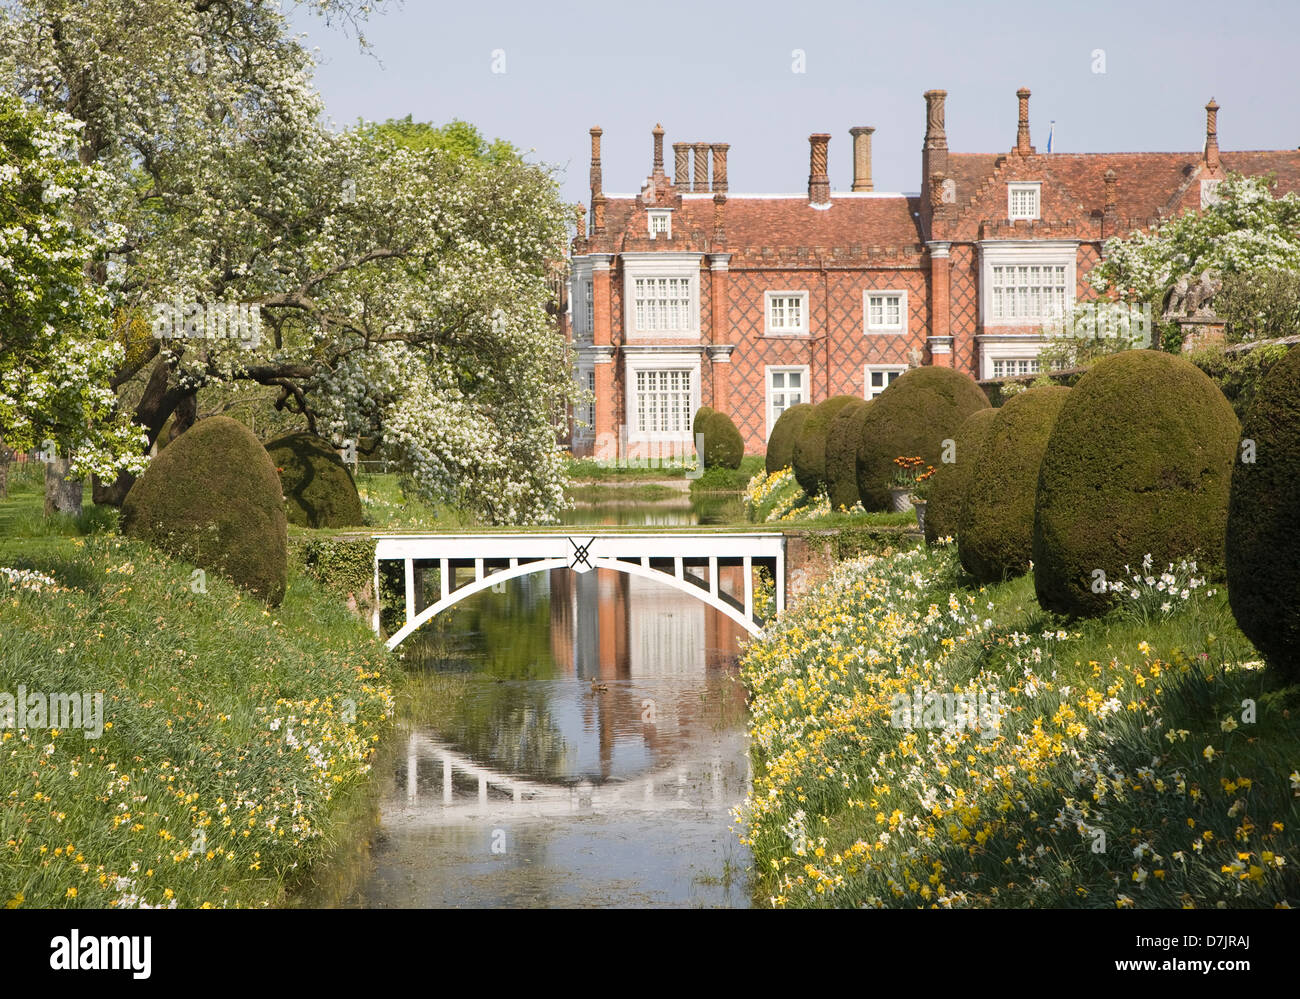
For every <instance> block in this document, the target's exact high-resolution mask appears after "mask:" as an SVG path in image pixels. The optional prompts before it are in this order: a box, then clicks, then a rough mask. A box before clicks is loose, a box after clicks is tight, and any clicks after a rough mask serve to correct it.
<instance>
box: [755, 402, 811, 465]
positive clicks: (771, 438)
mask: <svg viewBox="0 0 1300 999" xmlns="http://www.w3.org/2000/svg"><path fill="white" fill-rule="evenodd" d="M812 411H813V408H812V406H810V405H809V404H808V403H806V402H801V403H799V404H798V405H797V406H791V407H790V408H789V409H787V410H786V411H785V412H784V413H782V414H781V415H780V416H779V417H777V420H776V424H775V425H774V426H773V427H772V433H771V434H769V435H768V438H767V456H766V457H765V458H764V459H763V467H764V468H765V469H766V471H767V474H768V475H771V474H772V473H773V472H779V471H781V469H783V468H789V467H790V466H791V465H793V464H794V442H795V439H796V438H797V437H798V436H799V431H800V429H802V427H803V421H804V420H806V419H808V417H809V416H811V415H812Z"/></svg>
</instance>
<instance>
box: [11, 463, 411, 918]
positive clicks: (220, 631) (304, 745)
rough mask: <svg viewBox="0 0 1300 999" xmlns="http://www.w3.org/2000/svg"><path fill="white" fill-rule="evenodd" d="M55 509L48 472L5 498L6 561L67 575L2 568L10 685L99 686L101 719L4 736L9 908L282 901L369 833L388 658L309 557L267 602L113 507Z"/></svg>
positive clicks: (92, 691)
mask: <svg viewBox="0 0 1300 999" xmlns="http://www.w3.org/2000/svg"><path fill="white" fill-rule="evenodd" d="M40 508H41V497H40V492H39V488H38V487H37V486H36V484H35V483H32V482H23V481H19V482H16V483H14V488H13V495H12V497H11V498H10V499H9V500H7V501H3V502H0V566H6V567H13V568H25V569H35V570H39V571H40V572H41V573H43V574H46V575H47V576H48V577H51V578H52V579H53V584H52V585H40V584H39V583H38V584H34V585H35V586H36V588H35V589H27V588H21V587H18V586H14V585H12V584H10V583H8V582H5V581H0V633H2V634H3V635H4V644H3V650H2V651H0V691H3V692H7V693H9V694H10V695H13V694H16V692H17V689H18V687H19V686H20V685H21V686H23V687H25V688H26V690H27V691H28V692H41V693H43V694H45V695H52V694H56V693H59V694H73V693H79V694H85V695H87V696H88V697H89V700H85V701H83V703H84V704H86V705H88V706H91V705H93V698H94V695H96V694H98V695H100V696H101V698H102V700H101V705H102V707H101V712H102V713H101V714H100V716H99V722H100V723H101V724H102V730H101V731H99V732H98V737H97V738H96V737H94V735H95V734H96V733H94V731H93V728H92V727H91V726H90V724H89V722H90V717H91V715H93V714H94V711H93V707H92V710H91V712H90V713H89V714H88V715H87V717H86V718H83V719H81V720H80V721H81V725H80V727H75V726H74V727H66V728H64V729H62V730H55V729H54V728H53V727H51V726H50V725H48V724H36V723H35V722H34V721H31V720H29V724H28V727H27V728H26V729H25V730H18V729H16V728H6V729H5V730H4V731H3V733H2V734H0V759H3V761H4V764H3V768H0V773H3V775H4V776H3V783H2V784H0V792H2V795H3V797H2V802H3V803H2V804H0V902H4V903H6V904H8V905H10V906H14V907H17V906H24V907H26V906H35V907H59V906H90V907H131V906H135V905H141V906H143V905H149V906H160V905H161V906H171V905H178V906H183V907H190V906H195V907H201V906H268V905H280V904H285V903H286V902H287V901H288V900H289V899H290V898H291V897H292V895H293V894H294V893H295V891H297V890H298V888H299V887H300V886H301V885H303V884H305V883H306V881H307V879H310V878H320V877H321V876H322V871H323V869H324V867H323V865H325V864H326V863H327V862H329V861H330V860H332V858H333V857H335V856H336V855H337V854H339V853H341V852H347V851H350V850H353V849H354V847H355V844H356V843H357V842H358V841H361V842H364V840H365V837H366V833H367V832H368V829H369V822H370V820H371V817H370V804H369V802H370V797H369V796H370V794H371V790H370V786H369V780H368V771H369V768H370V766H371V765H372V758H373V752H374V749H375V747H376V746H377V745H378V744H379V742H380V740H381V737H382V735H383V733H384V732H386V731H387V729H388V727H389V726H390V724H391V721H390V711H391V706H392V703H393V693H392V689H391V688H392V686H393V685H394V684H395V683H396V682H397V681H398V679H399V671H398V670H397V669H396V667H395V665H394V661H393V659H392V658H391V656H390V655H389V653H388V652H387V651H386V650H385V649H384V648H383V646H382V645H381V644H380V643H379V642H378V641H377V640H376V639H375V638H374V636H373V635H372V634H371V633H370V631H369V630H368V629H367V628H366V627H365V625H364V624H363V623H362V622H361V621H360V620H359V619H357V618H355V617H353V616H352V615H350V614H349V613H348V612H347V611H346V609H345V608H344V607H343V604H342V601H341V600H340V599H339V598H338V597H337V596H336V595H335V594H332V593H329V592H327V591H325V590H324V589H322V588H321V587H320V586H318V585H317V584H316V583H315V582H313V581H312V580H311V579H310V578H309V577H307V576H306V575H305V574H303V573H300V572H298V571H296V570H292V571H291V578H290V582H289V588H288V592H287V594H286V596H285V599H284V603H283V604H282V606H280V607H277V608H267V607H265V606H264V605H263V604H261V603H259V602H258V601H256V600H253V599H250V598H249V597H248V596H247V595H246V594H243V593H241V592H240V591H238V590H237V589H235V588H234V587H233V586H232V585H230V584H228V583H226V582H225V581H224V580H222V579H221V578H219V577H218V576H216V575H215V574H213V573H209V574H208V575H207V578H206V581H205V586H202V587H196V585H195V583H194V581H193V577H192V576H191V571H192V570H191V567H189V566H187V565H184V564H181V563H176V562H172V561H170V560H168V559H166V558H165V557H163V556H161V555H159V554H158V553H156V552H154V551H152V550H150V549H148V548H146V547H145V546H143V545H141V544H138V543H135V542H132V541H129V540H125V539H123V538H121V537H118V536H117V535H116V534H115V533H113V531H112V524H113V523H114V521H115V516H114V515H113V513H112V512H111V511H100V510H96V509H94V508H93V507H89V506H88V508H87V513H86V515H85V516H84V517H83V518H81V519H80V520H79V521H69V520H66V519H64V520H59V521H57V522H53V523H48V522H45V521H44V520H43V519H42V518H40V516H39V514H40ZM196 588H197V589H199V590H200V592H195V590H196ZM204 589H205V590H206V592H202V590H204ZM15 720H16V719H15ZM70 720H72V721H74V722H75V721H77V719H70ZM47 721H48V719H47ZM87 729H90V730H89V731H88V730H87Z"/></svg>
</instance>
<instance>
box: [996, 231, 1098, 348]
mask: <svg viewBox="0 0 1300 999" xmlns="http://www.w3.org/2000/svg"><path fill="white" fill-rule="evenodd" d="M975 245H976V246H977V247H978V250H979V257H980V286H979V311H980V325H981V326H982V327H984V328H986V329H987V328H990V327H992V328H997V327H999V326H1019V327H1024V326H1036V325H1040V324H1041V323H1042V322H1043V321H1044V320H1041V319H1024V318H1013V319H995V318H994V317H993V315H992V313H993V290H992V289H993V266H994V265H995V264H996V265H998V266H1002V267H1008V266H1017V265H1021V264H1030V265H1033V264H1036V265H1038V266H1040V267H1042V266H1060V265H1064V266H1065V311H1066V312H1067V313H1068V312H1069V311H1070V309H1072V308H1073V307H1074V300H1075V295H1076V279H1077V277H1078V271H1079V241H1078V240H1077V239H986V240H981V241H979V242H978V243H976V244H975Z"/></svg>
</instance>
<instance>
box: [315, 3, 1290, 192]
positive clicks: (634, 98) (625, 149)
mask: <svg viewBox="0 0 1300 999" xmlns="http://www.w3.org/2000/svg"><path fill="white" fill-rule="evenodd" d="M293 23H294V25H295V27H296V28H297V29H298V30H302V31H305V32H306V33H307V36H308V38H307V45H308V46H309V47H312V46H319V48H320V51H319V53H317V55H318V59H319V61H320V65H319V67H318V69H317V77H316V79H317V84H318V86H319V88H320V90H321V93H322V94H323V95H324V97H325V101H326V105H327V107H328V109H329V113H330V116H331V117H332V118H333V119H334V120H335V121H336V122H337V123H339V124H351V123H352V122H353V121H355V120H356V118H358V117H363V118H367V119H372V120H379V119H383V118H388V117H401V116H404V115H406V114H411V115H413V116H414V117H415V118H416V119H417V120H427V121H433V122H436V123H441V122H444V121H447V120H450V119H452V118H463V119H465V120H467V121H470V122H473V123H474V124H475V125H477V126H478V127H479V128H480V130H481V131H482V132H483V133H484V134H485V135H487V136H488V137H490V138H491V137H497V136H500V137H502V138H505V139H507V140H509V141H511V142H513V143H515V144H516V145H517V146H520V147H522V148H523V149H526V150H529V149H531V150H535V152H534V153H533V154H532V155H531V158H532V159H535V160H539V161H544V162H547V163H550V164H554V165H556V166H558V167H560V168H561V169H562V170H563V171H564V193H565V196H566V198H567V199H568V200H570V201H585V200H586V199H587V164H588V153H589V139H588V136H587V129H588V128H589V127H590V126H592V125H600V126H602V127H603V128H604V130H605V137H604V145H603V161H604V177H605V190H606V191H607V192H620V193H626V192H631V191H635V190H637V189H638V188H639V187H640V185H641V183H642V182H643V180H644V178H645V176H646V174H648V173H649V171H650V164H651V136H650V130H651V129H652V128H653V127H654V125H655V123H656V122H662V123H663V126H664V128H665V130H666V133H667V134H666V135H665V159H666V160H667V169H668V171H669V173H671V172H672V168H673V164H672V143H673V142H683V141H714V142H729V143H731V151H730V153H729V156H728V173H729V179H730V186H731V190H732V191H733V192H758V193H776V192H795V191H802V190H804V189H805V188H806V186H807V177H808V135H809V133H810V132H829V133H831V135H832V136H833V138H832V140H831V145H830V176H831V186H832V188H833V189H836V190H847V189H848V187H849V184H850V183H851V181H852V160H851V150H850V139H849V134H848V130H849V128H850V127H851V126H854V125H874V126H875V128H876V132H875V136H874V151H873V152H874V156H873V160H874V172H875V184H876V189H877V190H881V191H900V190H901V191H915V190H917V189H918V188H919V186H920V148H921V139H922V136H923V135H924V132H925V113H924V112H925V106H924V102H923V100H922V98H921V94H922V92H923V91H925V90H927V89H929V88H932V87H937V88H942V89H945V90H947V91H948V104H947V131H948V144H949V147H950V148H951V149H954V150H958V151H963V152H1002V151H1006V150H1009V149H1010V148H1011V147H1012V145H1014V143H1015V136H1016V97H1015V90H1016V88H1017V87H1019V86H1022V85H1023V86H1027V87H1029V88H1030V89H1031V90H1032V91H1033V97H1032V99H1031V101H1030V120H1031V126H1032V136H1033V141H1034V144H1035V145H1036V146H1037V147H1038V149H1039V150H1040V151H1042V150H1044V149H1045V148H1046V144H1047V130H1048V122H1049V120H1050V119H1053V118H1054V119H1056V142H1055V145H1054V148H1055V150H1057V151H1060V152H1093V151H1144V150H1152V151H1158V150H1192V149H1200V147H1201V144H1202V140H1203V136H1204V123H1205V112H1204V110H1203V106H1204V104H1205V102H1206V101H1207V100H1209V98H1210V97H1211V96H1213V97H1214V98H1215V99H1216V100H1217V101H1218V102H1219V104H1220V105H1221V106H1222V110H1221V111H1220V112H1219V144H1220V146H1221V148H1224V149H1294V148H1296V147H1297V146H1300V100H1298V99H1297V98H1300V2H1297V0H1277V2H1261V0H1256V2H1249V0H1238V2H1234V3H1230V4H1225V3H1222V2H1213V3H1211V2H1197V0H1191V2H1183V3H1172V2H1156V3H1146V2H1141V0H1139V2H1133V0H1130V2H1127V3H1114V2H1097V3H1086V4H1083V3H1064V4H1062V3H1055V2H1053V0H1046V2H1040V3H1037V4H1026V3H1024V2H1023V0H1018V2H1014V3H1012V2H1005V0H990V2H984V3H949V4H941V3H933V2H930V3H907V2H897V0H896V2H892V3H876V2H872V3H861V2H859V3H852V2H838V3H788V2H787V3H773V2H770V0H753V2H749V3H730V2H724V0H692V2H681V0H655V2H653V3H641V4H619V3H610V2H608V0H604V2H598V3H597V2H580V3H563V2H556V3H537V2H531V3H522V2H512V0H494V2H478V3H458V4H451V3H441V2H437V3H435V2H428V0H406V2H405V3H404V4H400V5H396V4H392V5H390V6H389V7H388V8H386V10H385V11H384V12H383V13H380V14H376V15H374V16H372V18H371V19H370V21H369V23H368V24H367V25H366V27H365V33H366V36H367V37H368V39H369V40H370V42H371V43H372V46H373V48H372V50H371V54H362V53H359V52H358V49H357V44H356V39H355V37H354V36H352V35H350V34H348V33H346V32H345V31H343V30H341V29H340V28H339V27H338V26H326V25H324V24H323V23H322V22H321V21H319V20H318V19H316V18H314V17H312V16H309V15H307V14H305V13H302V12H301V11H299V12H298V13H296V14H295V15H294V18H293ZM794 49H802V50H803V51H804V52H805V54H806V72H804V73H795V72H792V62H793V60H792V56H791V53H792V51H793V50H794ZM1096 49H1102V50H1104V53H1105V72H1104V73H1099V72H1094V71H1093V69H1094V65H1095V62H1096V61H1095V59H1094V56H1093V52H1094V50H1096ZM494 50H503V51H504V55H505V70H506V71H505V72H504V73H494V72H493V71H492V70H493V52H494Z"/></svg>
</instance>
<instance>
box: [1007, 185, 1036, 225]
mask: <svg viewBox="0 0 1300 999" xmlns="http://www.w3.org/2000/svg"><path fill="white" fill-rule="evenodd" d="M1041 187H1042V185H1041V184H1038V183H1033V184H1008V185H1007V218H1009V219H1010V220H1011V221H1012V222H1014V221H1016V220H1017V219H1031V220H1033V219H1037V218H1038V217H1039V210H1038V194H1039V189H1040V188H1041Z"/></svg>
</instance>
